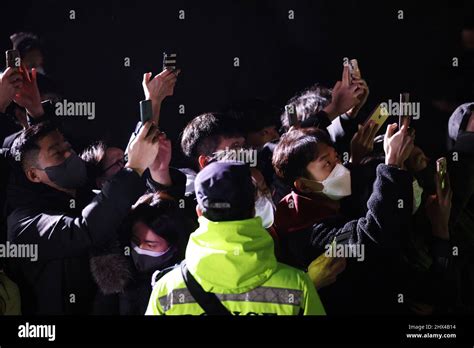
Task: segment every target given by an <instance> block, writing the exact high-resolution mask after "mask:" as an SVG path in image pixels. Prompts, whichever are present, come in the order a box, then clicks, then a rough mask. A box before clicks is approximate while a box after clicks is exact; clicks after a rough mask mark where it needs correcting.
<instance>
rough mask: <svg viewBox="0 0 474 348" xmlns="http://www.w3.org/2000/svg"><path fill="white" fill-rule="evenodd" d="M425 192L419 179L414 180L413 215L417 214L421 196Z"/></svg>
mask: <svg viewBox="0 0 474 348" xmlns="http://www.w3.org/2000/svg"><path fill="white" fill-rule="evenodd" d="M422 194H423V187H421V186H420V184H419V183H418V180H416V179H415V180H413V211H412V215H415V213H416V211H417V210H418V208H419V207H420V205H421V196H422Z"/></svg>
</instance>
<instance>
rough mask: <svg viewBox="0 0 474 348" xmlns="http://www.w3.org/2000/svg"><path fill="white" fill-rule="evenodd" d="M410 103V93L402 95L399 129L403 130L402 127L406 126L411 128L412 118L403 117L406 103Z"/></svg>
mask: <svg viewBox="0 0 474 348" xmlns="http://www.w3.org/2000/svg"><path fill="white" fill-rule="evenodd" d="M409 101H410V93H400V108H399V115H398V129H402V126H403V125H404V124H405V125H406V126H407V127H408V126H410V116H409V115H402V109H403V105H404V103H408V102H409Z"/></svg>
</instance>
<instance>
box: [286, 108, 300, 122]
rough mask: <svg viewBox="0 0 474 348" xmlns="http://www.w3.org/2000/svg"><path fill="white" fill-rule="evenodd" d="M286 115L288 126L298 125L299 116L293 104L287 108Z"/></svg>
mask: <svg viewBox="0 0 474 348" xmlns="http://www.w3.org/2000/svg"><path fill="white" fill-rule="evenodd" d="M285 110H286V114H287V117H288V126H289V127H292V126H294V125H296V124H297V123H298V114H297V112H296V107H295V106H294V105H293V104H290V105H286V106H285Z"/></svg>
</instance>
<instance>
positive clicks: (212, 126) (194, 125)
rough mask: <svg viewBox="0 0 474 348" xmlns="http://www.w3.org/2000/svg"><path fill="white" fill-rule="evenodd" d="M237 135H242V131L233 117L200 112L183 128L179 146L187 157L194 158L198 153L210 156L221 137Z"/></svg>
mask: <svg viewBox="0 0 474 348" xmlns="http://www.w3.org/2000/svg"><path fill="white" fill-rule="evenodd" d="M239 136H243V132H242V130H241V128H240V127H239V125H238V123H237V121H236V119H235V118H234V117H232V116H230V115H226V114H220V113H207V114H202V115H199V116H197V117H195V118H194V119H192V120H191V121H190V122H189V123H188V124H187V125H186V128H184V131H183V134H182V136H181V148H182V150H183V152H184V154H185V155H186V156H187V157H189V158H191V159H194V160H195V159H197V158H198V157H199V156H200V155H205V156H211V155H212V154H213V153H214V152H215V151H216V149H217V147H218V146H219V142H220V141H221V138H231V137H239Z"/></svg>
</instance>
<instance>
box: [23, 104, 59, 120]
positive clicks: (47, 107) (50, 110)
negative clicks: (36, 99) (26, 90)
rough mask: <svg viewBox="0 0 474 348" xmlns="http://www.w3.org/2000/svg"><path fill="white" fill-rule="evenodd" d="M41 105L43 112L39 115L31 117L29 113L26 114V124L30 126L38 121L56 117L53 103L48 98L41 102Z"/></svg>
mask: <svg viewBox="0 0 474 348" xmlns="http://www.w3.org/2000/svg"><path fill="white" fill-rule="evenodd" d="M41 105H42V106H43V110H44V114H43V115H42V116H40V117H32V116H31V115H30V114H28V113H27V114H26V116H27V119H28V125H30V126H32V125H35V124H38V123H40V122H44V121H47V120H54V119H55V118H56V113H55V109H54V105H53V103H52V102H51V101H50V100H45V101H44V102H42V103H41Z"/></svg>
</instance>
